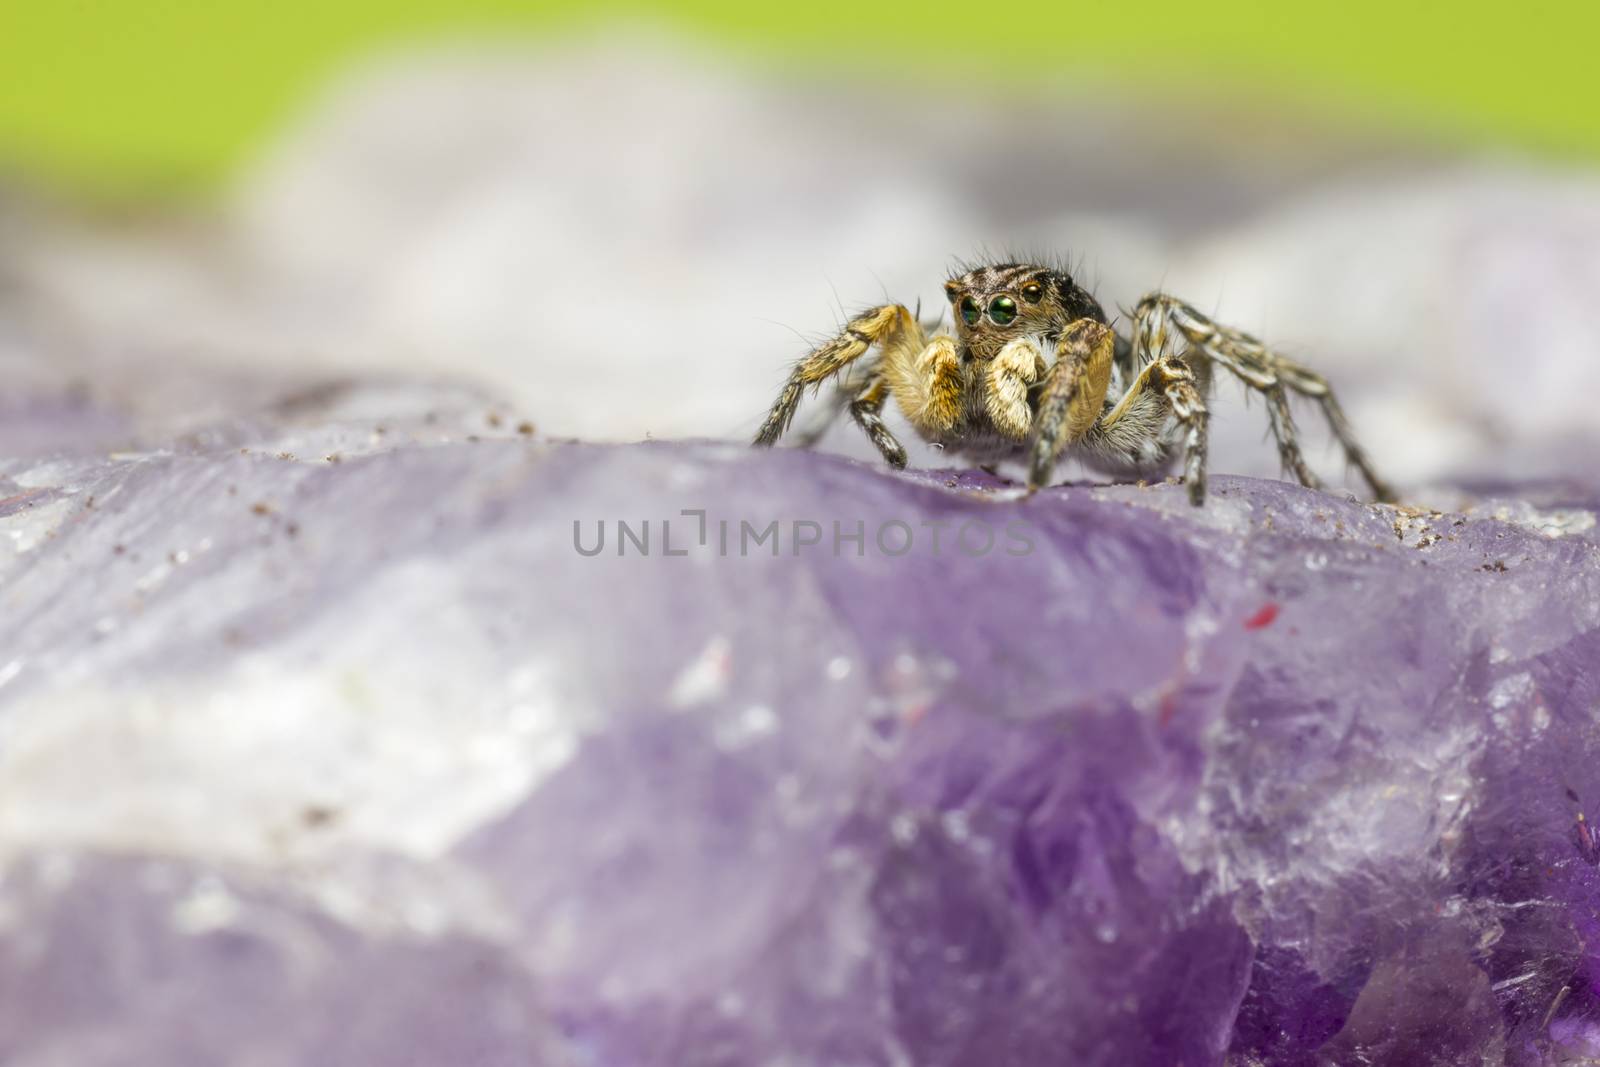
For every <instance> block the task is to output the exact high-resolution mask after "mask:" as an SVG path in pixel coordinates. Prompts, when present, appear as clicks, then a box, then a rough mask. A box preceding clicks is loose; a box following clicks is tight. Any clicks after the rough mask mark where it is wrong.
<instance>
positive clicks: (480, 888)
mask: <svg viewBox="0 0 1600 1067" xmlns="http://www.w3.org/2000/svg"><path fill="white" fill-rule="evenodd" d="M400 388H401V387H398V386H397V387H395V389H400ZM407 396H410V401H409V402H398V401H397V397H399V398H400V399H401V400H404V399H405V398H406V397H407ZM379 408H381V409H383V410H386V411H387V412H388V413H389V414H388V415H386V416H385V418H384V419H383V420H382V423H381V425H380V424H379V423H378V421H376V420H374V419H373V418H372V417H371V412H372V411H373V410H375V409H379ZM408 411H409V412H410V413H411V414H409V415H407V414H406V412H408ZM97 418H98V417H97V416H95V414H94V412H92V411H86V412H84V413H83V420H84V425H86V426H89V425H97V426H99V425H103V426H104V427H106V428H105V429H104V431H103V432H104V433H106V434H114V433H130V434H131V433H132V431H131V430H123V429H117V428H116V424H115V422H114V420H98V421H97ZM524 429H525V428H524ZM380 431H381V432H380ZM104 447H105V446H102V445H100V444H95V445H94V446H93V448H92V449H89V448H86V449H85V450H84V451H83V453H82V454H78V455H75V454H73V453H72V452H70V450H69V451H68V452H66V453H64V454H63V453H62V452H61V451H60V450H59V449H57V450H53V451H52V452H51V454H50V455H49V456H48V457H46V458H14V459H10V460H7V461H5V462H4V463H3V464H0V531H3V532H4V533H5V534H6V535H7V538H8V541H9V545H10V548H9V549H8V551H7V553H6V555H5V557H4V559H3V560H0V580H3V583H4V584H3V586H0V596H3V598H4V603H5V606H6V610H5V613H4V615H3V616H0V740H3V743H0V857H3V865H0V872H3V880H0V1062H4V1063H6V1064H8V1065H9V1064H17V1065H29V1067H32V1065H44V1064H50V1065H74V1067H76V1065H91V1064H92V1065H100V1064H106V1065H110V1064H121V1063H130V1062H137V1063H142V1064H163V1065H165V1064H171V1065H188V1064H196V1065H198V1064H212V1063H218V1062H237V1063H263V1064H265V1063H272V1064H295V1065H299V1064H307V1065H310V1064H322V1063H339V1064H341V1065H345V1067H365V1065H372V1067H380V1065H381V1067H393V1065H397V1064H446V1063H448V1064H463V1065H465V1064H472V1065H490V1064H508V1065H509V1064H530V1063H531V1064H549V1065H552V1067H567V1065H574V1067H602V1065H603V1067H647V1065H648V1067H658V1065H659V1067H745V1065H749V1067H755V1065H766V1064H784V1065H794V1067H812V1065H816V1067H822V1065H830V1067H832V1065H852V1067H854V1065H859V1067H875V1065H882V1067H901V1065H908V1064H915V1065H917V1067H944V1065H948V1067H963V1065H969V1064H982V1065H985V1067H1039V1065H1042V1064H1064V1065H1086V1064H1105V1065H1117V1067H1124V1065H1133V1067H1137V1065H1145V1064H1149V1065H1162V1067H1169V1065H1173V1064H1184V1065H1188V1067H1204V1065H1220V1064H1233V1065H1241V1067H1242V1065H1251V1064H1266V1065H1298V1064H1306V1065H1312V1064H1346V1063H1374V1064H1376V1063H1382V1064H1451V1065H1455V1064H1464V1063H1473V1064H1478V1063H1493V1064H1508V1065H1515V1067H1524V1065H1526V1067H1533V1065H1546V1064H1548V1065H1553V1064H1559V1063H1576V1062H1584V1060H1585V1058H1586V1057H1593V1056H1597V1055H1600V1022H1597V1021H1595V1020H1600V984H1597V982H1600V959H1597V957H1596V956H1595V954H1594V953H1592V952H1591V951H1590V950H1589V945H1590V944H1592V943H1594V942H1595V941H1596V934H1597V932H1600V919H1597V916H1600V868H1597V867H1596V866H1595V863H1594V860H1595V857H1596V850H1595V848H1594V844H1593V839H1592V837H1590V838H1587V839H1586V838H1585V836H1584V835H1585V834H1588V833H1589V830H1588V827H1589V825H1590V824H1589V817H1590V816H1592V815H1593V813H1594V812H1596V811H1600V733H1597V731H1596V727H1595V719H1594V713H1595V709H1596V706H1597V705H1600V670H1597V667H1600V638H1597V636H1596V635H1597V634H1600V566H1597V561H1600V544H1597V533H1596V530H1595V529H1594V511H1593V510H1592V509H1594V508H1595V507H1596V505H1597V504H1600V494H1596V493H1595V492H1594V491H1592V490H1585V489H1582V488H1579V487H1574V486H1549V487H1543V488H1537V489H1529V488H1526V487H1525V488H1523V489H1522V490H1521V491H1520V492H1519V493H1518V494H1517V495H1516V496H1515V498H1513V497H1512V496H1511V495H1509V494H1507V495H1501V496H1496V495H1491V494H1481V495H1478V496H1473V497H1469V496H1467V495H1466V494H1460V495H1459V499H1455V500H1452V501H1446V502H1444V503H1449V504H1451V505H1452V506H1453V507H1454V508H1456V510H1453V511H1431V510H1425V509H1415V508H1412V509H1396V508H1392V507H1374V506H1371V505H1368V504H1365V503H1361V502H1357V501H1355V500H1352V499H1347V498H1344V497H1341V496H1337V495H1329V494H1321V493H1316V492H1311V491H1308V490H1305V489H1301V488H1298V487H1296V486H1293V485H1289V484H1285V483H1282V482H1276V481H1257V480H1250V479H1240V478H1228V477H1217V478H1215V480H1214V486H1213V494H1212V499H1211V502H1210V504H1209V505H1208V507H1207V508H1206V509H1204V510H1203V511H1197V510H1193V509H1191V508H1190V507H1189V506H1188V504H1187V503H1186V501H1185V499H1184V497H1183V494H1182V491H1181V490H1180V489H1178V488H1177V487H1173V486H1165V485H1162V486H1154V487H1149V488H1140V487H1133V486H1114V487H1112V486H1099V487H1097V486H1088V485H1077V486H1068V487H1063V488H1057V489H1053V490H1049V491H1046V492H1042V493H1040V494H1037V495H1036V496H1033V497H1031V498H1029V497H1024V496H1022V495H1021V494H1020V493H1019V492H1018V491H1017V490H1016V489H1015V488H1014V487H1011V486H1009V485H1008V484H1006V483H1004V482H1001V481H998V480H996V479H993V478H990V477H988V476H983V475H969V474H963V473H954V472H939V471H925V472H917V473H910V474H907V475H895V474H891V473H888V472H886V471H884V470H882V469H879V468H878V467H876V466H873V465H862V464H857V463H854V462H850V461H847V460H841V459H837V458H832V457H827V456H822V455H815V454H807V453H801V452H793V451H777V452H753V451H749V450H746V449H744V448H742V447H733V446H726V445H717V444H679V445H641V446H623V447H602V446H586V445H575V444H559V443H551V442H547V441H543V440H541V439H539V438H538V437H537V436H531V435H529V434H527V433H519V432H517V429H516V428H515V426H514V425H513V424H512V423H510V422H507V421H504V420H502V419H500V418H499V417H498V416H496V417H493V418H490V419H485V417H484V412H483V409H482V406H481V404H480V402H479V401H478V400H477V399H476V398H474V397H472V396H470V395H467V394H454V393H442V392H424V391H419V392H417V393H415V394H405V393H404V392H403V390H402V391H401V392H399V393H396V392H389V393H382V394H381V395H379V396H378V398H377V399H374V396H373V394H371V393H370V392H368V391H364V390H361V389H351V390H345V391H340V390H334V391H331V392H329V393H327V394H317V395H314V396H311V397H309V398H306V397H302V398H300V399H298V400H296V401H295V402H294V403H292V404H278V405H276V406H273V407H270V408H268V409H265V410H264V411H263V412H262V413H261V414H260V415H259V416H258V417H256V418H254V419H246V420H242V421H241V422H239V423H237V424H233V426H232V428H231V429H229V430H226V431H223V430H220V429H218V430H205V431H200V432H196V433H193V434H191V435H189V436H186V437H185V438H183V439H181V440H177V441H170V442H166V443H164V444H161V445H159V446H157V445H148V444H145V445H139V446H137V447H136V446H134V445H132V444H130V445H129V446H128V448H127V450H126V451H123V452H112V453H110V454H109V455H108V453H107V452H106V451H104V450H103V448H104ZM935 536H937V538H938V541H937V543H936V542H935ZM596 545H599V546H601V547H600V549H599V551H598V552H597V553H594V554H586V553H591V552H593V550H594V549H595V547H596ZM1580 814H1585V818H1584V819H1583V820H1581V821H1580V818H1579V816H1580Z"/></svg>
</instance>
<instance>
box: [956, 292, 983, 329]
mask: <svg viewBox="0 0 1600 1067" xmlns="http://www.w3.org/2000/svg"><path fill="white" fill-rule="evenodd" d="M982 317H983V312H982V311H980V310H979V309H978V302H977V301H976V300H974V299H972V297H970V296H969V297H967V298H966V299H965V300H963V301H961V321H962V322H964V323H966V324H967V325H968V326H976V325H977V323H978V319H980V318H982Z"/></svg>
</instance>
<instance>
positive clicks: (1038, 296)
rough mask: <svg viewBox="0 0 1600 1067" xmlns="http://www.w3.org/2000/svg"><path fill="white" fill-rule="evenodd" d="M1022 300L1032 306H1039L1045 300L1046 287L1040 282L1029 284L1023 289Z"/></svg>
mask: <svg viewBox="0 0 1600 1067" xmlns="http://www.w3.org/2000/svg"><path fill="white" fill-rule="evenodd" d="M1022 299H1024V300H1026V301H1027V302H1028V303H1030V304H1037V303H1038V302H1039V301H1040V300H1042V299H1044V286H1042V285H1040V284H1039V283H1038V282H1029V283H1028V284H1027V285H1024V286H1023V287H1022Z"/></svg>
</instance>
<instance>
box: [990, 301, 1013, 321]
mask: <svg viewBox="0 0 1600 1067" xmlns="http://www.w3.org/2000/svg"><path fill="white" fill-rule="evenodd" d="M1016 317H1017V302H1016V301H1015V300H1013V299H1011V298H1010V297H1009V296H997V297H995V298H994V299H993V300H991V301H989V319H990V320H991V321H992V322H993V323H994V324H995V325H996V326H1004V325H1006V324H1007V323H1009V322H1010V321H1011V320H1012V319H1014V318H1016Z"/></svg>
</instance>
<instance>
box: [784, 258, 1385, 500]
mask: <svg viewBox="0 0 1600 1067" xmlns="http://www.w3.org/2000/svg"><path fill="white" fill-rule="evenodd" d="M945 292H946V293H947V294H948V296H949V298H950V304H951V307H952V309H953V311H954V332H953V333H952V332H948V331H944V330H939V331H937V332H935V333H934V334H933V336H932V337H929V336H927V335H926V334H925V333H924V330H923V326H922V324H921V323H919V322H918V321H917V318H916V316H914V315H913V314H912V313H911V311H910V310H908V309H907V308H906V307H905V305H903V304H884V305H882V306H880V307H875V308H872V309H870V310H868V311H865V312H863V313H861V314H860V315H857V316H856V317H855V318H853V319H851V320H850V321H849V322H848V323H846V324H845V327H844V329H843V331H841V332H840V333H839V335H838V336H836V337H834V338H833V339H832V340H829V341H827V342H825V343H824V344H822V345H821V346H819V347H818V348H816V349H815V350H814V351H812V352H811V353H810V354H809V355H807V356H806V357H805V358H804V359H802V360H801V361H800V362H799V363H798V364H797V365H796V366H795V368H794V371H793V372H792V373H791V374H790V375H789V379H788V381H787V382H785V383H784V386H783V390H782V391H781V392H780V393H779V394H778V399H777V401H776V403H774V404H773V405H772V410H771V411H770V412H769V413H768V415H767V418H766V421H765V422H764V423H763V424H762V426H761V430H760V432H758V433H757V434H756V438H755V444H757V445H772V444H775V443H776V442H777V440H778V439H779V438H780V437H782V436H783V434H784V432H785V431H786V430H788V428H789V424H790V422H791V421H792V420H793V418H794V415H795V410H796V409H797V408H798V407H799V404H800V397H801V394H802V393H803V392H804V391H805V389H806V388H807V387H808V386H809V387H812V388H816V387H819V386H821V385H822V383H824V382H826V381H828V380H829V379H832V378H834V377H836V376H841V377H840V384H839V386H838V391H837V397H836V402H835V404H834V405H833V409H832V412H831V413H830V421H831V418H832V416H834V415H837V414H838V412H839V411H841V410H843V409H845V408H848V409H849V411H850V415H851V417H852V418H853V419H854V420H855V422H856V424H857V425H858V426H860V427H861V429H862V431H863V432H865V433H866V434H867V436H868V437H870V438H871V439H872V443H873V444H875V445H876V446H877V447H878V451H879V452H881V453H883V457H884V459H886V460H887V461H888V462H889V465H890V466H891V467H895V468H901V467H904V466H905V464H906V453H905V449H904V448H903V447H901V445H900V442H899V441H897V440H895V437H894V435H893V434H892V433H891V432H890V431H889V428H888V427H887V426H885V425H884V423H883V419H882V418H881V414H882V411H883V406H884V404H885V402H886V401H887V400H888V399H889V397H890V396H893V397H894V400H895V403H896V404H897V405H898V406H899V408H900V412H901V414H903V415H904V416H905V418H906V420H907V421H908V422H910V424H911V426H912V428H913V429H915V430H916V432H917V433H918V434H919V435H920V436H921V437H922V438H923V439H924V440H926V441H928V442H930V443H932V444H935V445H938V446H941V447H943V448H944V449H946V450H948V451H951V452H954V453H957V454H959V455H962V456H964V457H966V458H968V459H970V460H972V461H973V462H975V463H978V464H981V465H986V466H992V465H994V464H997V463H1000V462H1002V461H1007V460H1024V461H1026V462H1027V464H1028V487H1029V489H1030V490H1031V489H1037V488H1039V487H1040V486H1043V485H1045V484H1046V483H1048V481H1049V480H1050V476H1051V473H1052V471H1053V470H1054V469H1055V465H1056V462H1057V461H1058V460H1059V459H1060V458H1061V456H1062V455H1063V453H1065V452H1067V451H1068V450H1070V451H1071V452H1072V453H1073V454H1074V455H1076V456H1077V457H1079V458H1081V459H1082V460H1083V461H1084V462H1085V463H1086V464H1088V465H1089V466H1091V467H1093V468H1095V469H1097V470H1100V471H1103V472H1105V473H1108V474H1111V475H1114V476H1121V477H1148V476H1150V475H1160V474H1164V473H1165V472H1166V470H1167V469H1168V467H1169V466H1170V465H1171V463H1172V460H1173V459H1174V458H1175V456H1176V454H1177V451H1178V446H1179V444H1180V443H1181V444H1182V446H1183V455H1184V466H1183V481H1184V484H1185V485H1187V486H1188V490H1189V499H1190V501H1191V502H1192V503H1194V504H1195V505H1200V504H1203V503H1204V502H1205V485H1206V482H1205V478H1206V425H1207V418H1208V414H1207V410H1206V396H1207V395H1208V394H1209V392H1210V389H1211V384H1212V371H1213V368H1214V367H1217V366H1220V367H1223V368H1225V369H1226V370H1228V371H1229V372H1231V373H1232V374H1234V375H1235V376H1236V377H1238V378H1239V379H1240V380H1241V381H1243V382H1244V383H1245V385H1246V386H1248V387H1249V388H1251V389H1254V390H1256V391H1258V392H1260V393H1262V394H1263V396H1264V397H1265V398H1266V408H1267V419H1268V421H1269V423H1270V425H1271V428H1272V434H1273V437H1274V438H1275V439H1276V440H1277V443H1278V454H1279V457H1280V458H1281V460H1282V462H1283V466H1284V468H1285V469H1286V470H1288V471H1290V472H1291V473H1293V474H1294V476H1295V477H1296V478H1298V479H1299V480H1300V483H1301V484H1302V485H1306V486H1310V487H1313V488H1317V487H1320V484H1321V483H1320V482H1319V480H1318V478H1317V476H1316V474H1315V473H1313V472H1312V470H1311V468H1310V467H1308V466H1307V465H1306V462H1305V458H1304V456H1302V455H1301V452H1300V446H1299V444H1298V443H1297V442H1296V440H1295V429H1294V423H1293V421H1292V419H1291V418H1290V415H1289V400H1288V394H1289V393H1290V392H1294V393H1297V394H1299V395H1301V396H1305V397H1309V398H1312V399H1314V400H1316V401H1317V402H1318V403H1319V404H1320V405H1321V407H1322V413H1323V415H1324V416H1326V418H1327V420H1328V425H1329V426H1330V427H1331V428H1332V430H1333V433H1334V436H1335V437H1337V438H1338V440H1339V443H1340V444H1341V445H1342V446H1343V448H1344V451H1345V454H1346V456H1348V457H1349V460H1350V462H1351V463H1352V464H1354V465H1355V467H1356V468H1357V469H1358V470H1359V471H1360V472H1361V475H1362V477H1363V478H1364V479H1365V480H1366V482H1367V485H1368V486H1370V487H1371V489H1372V493H1373V495H1374V496H1375V497H1376V498H1377V499H1379V500H1392V499H1393V498H1394V497H1393V494H1392V493H1391V492H1390V490H1389V488H1388V486H1387V485H1385V484H1384V482H1383V480H1382V479H1381V478H1379V477H1378V475H1377V473H1376V472H1375V471H1374V470H1373V468H1372V464H1371V462H1370V461H1369V460H1368V459H1367V455H1366V453H1365V452H1364V451H1363V450H1362V448H1361V446H1360V445H1359V444H1358V443H1357V442H1356V440H1355V436H1354V434H1353V433H1352V432H1351V429H1350V423H1349V421H1348V420H1347V419H1346V418H1345V414H1344V411H1343V409H1342V408H1341V407H1340V406H1339V402H1338V400H1337V399H1335V397H1334V395H1333V392H1332V390H1331V389H1330V388H1329V386H1328V383H1327V382H1326V381H1325V380H1323V378H1322V377H1321V376H1319V375H1317V374H1315V373H1313V372H1312V371H1310V370H1308V369H1306V368H1305V367H1302V366H1300V365H1299V364H1297V363H1295V362H1293V361H1291V360H1289V359H1287V358H1286V357H1284V356H1282V355H1280V354H1278V353H1277V352H1274V351H1273V350H1272V349H1270V348H1268V347H1267V346H1265V345H1264V344H1262V343H1261V342H1260V341H1258V340H1256V339H1255V338H1254V337H1251V336H1250V335H1249V334H1246V333H1242V332H1240V331H1238V330H1234V329H1231V328H1229V327H1227V326H1222V325H1220V324H1218V323H1215V322H1212V321H1211V320H1210V319H1208V318H1206V316H1204V315H1202V314H1200V313H1199V312H1198V311H1196V310H1195V309H1194V308H1192V307H1190V306H1189V305H1188V304H1185V303H1184V302H1182V301H1181V300H1177V299H1174V298H1173V297H1171V296H1167V295H1164V294H1162V293H1151V294H1149V295H1148V296H1146V297H1144V298H1143V299H1142V300H1140V301H1139V303H1138V305H1137V306H1136V307H1135V308H1134V310H1133V313H1132V319H1133V321H1132V328H1131V330H1130V331H1129V334H1130V336H1129V337H1127V338H1124V337H1122V336H1120V335H1119V334H1117V333H1116V332H1115V331H1114V330H1113V329H1112V327H1111V325H1110V322H1109V320H1108V319H1107V318H1106V313H1105V311H1104V310H1103V309H1102V308H1101V306H1100V304H1099V303H1098V302H1097V301H1096V300H1095V298H1094V297H1093V296H1091V295H1090V294H1089V292H1088V291H1087V290H1085V289H1083V288H1082V287H1081V286H1079V285H1078V284H1077V283H1076V282H1074V281H1073V280H1072V278H1071V276H1070V275H1068V273H1067V272H1066V271H1065V270H1062V269H1059V268H1054V267H1043V266H1038V265H1036V264H1026V263H996V264H986V265H983V266H978V267H975V268H973V269H971V270H966V271H965V272H964V273H961V274H959V275H957V276H956V277H953V278H951V279H950V280H949V281H948V282H946V283H945ZM874 348H876V349H877V355H876V357H874V358H872V359H870V360H868V361H866V362H865V363H861V364H859V365H858V361H860V360H861V359H862V357H863V356H866V355H867V353H868V352H870V351H872V350H873V349H874ZM847 372H848V373H847ZM822 428H825V427H819V428H818V430H817V431H815V432H813V433H812V434H810V435H808V436H809V439H810V440H812V441H814V440H815V438H816V437H818V436H820V432H821V429H822Z"/></svg>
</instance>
